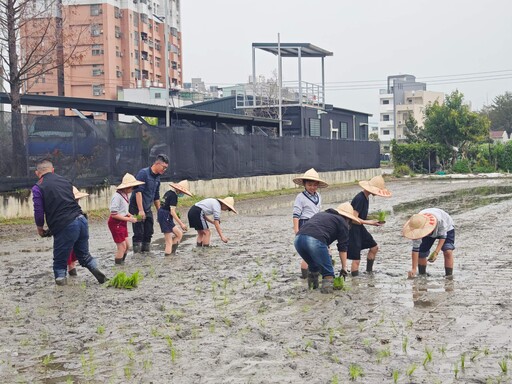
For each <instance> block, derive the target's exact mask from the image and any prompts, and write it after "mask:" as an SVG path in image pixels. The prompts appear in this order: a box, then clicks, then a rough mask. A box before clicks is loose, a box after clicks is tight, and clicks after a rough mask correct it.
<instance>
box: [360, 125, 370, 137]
mask: <svg viewBox="0 0 512 384" xmlns="http://www.w3.org/2000/svg"><path fill="white" fill-rule="evenodd" d="M359 140H368V135H367V133H366V126H365V125H363V126H360V127H359Z"/></svg>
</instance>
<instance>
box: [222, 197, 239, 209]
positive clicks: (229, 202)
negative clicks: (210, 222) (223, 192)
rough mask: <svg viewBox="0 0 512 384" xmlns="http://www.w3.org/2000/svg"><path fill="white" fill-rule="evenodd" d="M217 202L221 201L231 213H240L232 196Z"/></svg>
mask: <svg viewBox="0 0 512 384" xmlns="http://www.w3.org/2000/svg"><path fill="white" fill-rule="evenodd" d="M217 200H219V201H220V202H221V203H222V204H224V205H225V206H226V207H228V208H229V210H230V211H233V212H235V213H238V212H237V211H236V209H235V199H233V198H232V197H231V196H228V197H225V198H224V199H217Z"/></svg>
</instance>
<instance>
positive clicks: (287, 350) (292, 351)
mask: <svg viewBox="0 0 512 384" xmlns="http://www.w3.org/2000/svg"><path fill="white" fill-rule="evenodd" d="M286 352H288V355H289V356H290V357H297V356H298V353H297V352H295V351H294V350H293V349H290V348H286Z"/></svg>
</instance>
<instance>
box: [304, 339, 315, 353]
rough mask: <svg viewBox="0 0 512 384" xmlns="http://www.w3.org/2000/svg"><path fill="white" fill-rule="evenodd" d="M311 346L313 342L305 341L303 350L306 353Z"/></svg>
mask: <svg viewBox="0 0 512 384" xmlns="http://www.w3.org/2000/svg"><path fill="white" fill-rule="evenodd" d="M312 346H313V342H312V341H311V340H306V344H305V345H304V350H305V351H307V350H308V348H311V347H312Z"/></svg>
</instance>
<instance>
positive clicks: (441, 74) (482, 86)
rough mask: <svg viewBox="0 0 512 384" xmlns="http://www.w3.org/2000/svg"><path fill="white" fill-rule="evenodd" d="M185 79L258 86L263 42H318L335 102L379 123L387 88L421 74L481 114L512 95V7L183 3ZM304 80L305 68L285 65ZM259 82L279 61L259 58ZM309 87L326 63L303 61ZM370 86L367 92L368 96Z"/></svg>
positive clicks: (245, 0)
mask: <svg viewBox="0 0 512 384" xmlns="http://www.w3.org/2000/svg"><path fill="white" fill-rule="evenodd" d="M181 23H182V33H183V69H184V81H186V82H188V81H190V79H191V78H192V77H200V78H202V79H203V81H205V83H206V84H207V85H220V86H223V85H233V84H236V83H243V82H247V81H248V77H249V75H250V74H251V72H252V49H251V44H252V43H253V42H277V35H278V33H279V34H280V37H281V42H282V43H298V42H300V43H311V44H313V45H316V46H318V47H321V48H323V49H326V50H328V51H331V52H333V53H334V56H332V57H327V58H326V59H325V70H326V88H327V95H326V102H327V103H329V104H334V105H335V106H336V107H341V108H347V109H352V110H357V111H361V112H367V113H371V114H373V115H374V117H373V118H371V121H377V120H378V110H379V102H378V100H379V88H384V86H385V84H386V78H387V76H389V75H396V74H411V75H414V76H416V78H417V80H418V81H423V82H426V83H427V90H431V91H440V92H445V93H450V92H452V91H453V90H455V89H458V90H459V91H461V92H462V93H463V94H464V96H465V99H466V101H468V102H471V105H472V107H473V109H480V108H481V107H482V106H483V105H484V104H490V103H492V100H493V99H494V97H496V96H497V95H501V94H503V93H505V92H506V91H512V0H486V1H482V0H474V1H468V0H388V1H384V0H352V1H347V0H257V1H255V0H252V1H251V0H182V1H181ZM283 61H284V62H283V79H284V80H297V79H298V75H297V60H296V59H283ZM256 68H257V74H258V75H260V74H262V75H265V76H266V77H271V76H272V73H273V72H274V71H275V70H276V69H277V59H276V57H275V56H273V55H271V54H270V53H266V52H264V51H261V50H258V51H257V53H256ZM302 73H303V75H302V79H303V80H304V81H309V82H314V83H320V82H321V61H320V59H303V67H302ZM361 88H364V89H361Z"/></svg>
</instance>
